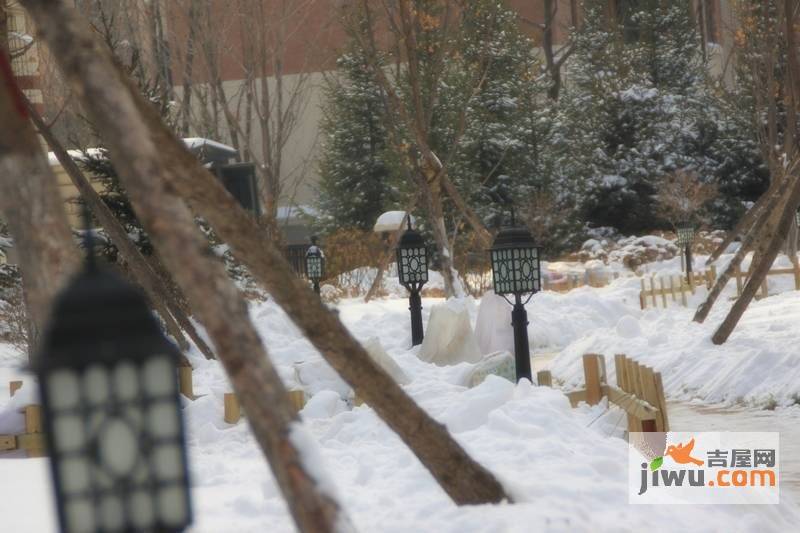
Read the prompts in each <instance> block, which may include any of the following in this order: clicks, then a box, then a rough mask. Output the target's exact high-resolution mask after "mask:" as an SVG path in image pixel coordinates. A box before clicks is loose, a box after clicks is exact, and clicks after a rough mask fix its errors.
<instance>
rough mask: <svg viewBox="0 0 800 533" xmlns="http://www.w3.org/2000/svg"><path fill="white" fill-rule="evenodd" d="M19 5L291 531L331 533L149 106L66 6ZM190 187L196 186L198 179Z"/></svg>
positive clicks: (281, 399) (336, 524) (329, 505)
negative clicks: (241, 414)
mask: <svg viewBox="0 0 800 533" xmlns="http://www.w3.org/2000/svg"><path fill="white" fill-rule="evenodd" d="M22 3H23V5H24V6H25V7H26V8H27V9H28V11H29V13H30V14H31V15H32V17H33V19H34V20H35V21H36V24H37V27H38V29H39V31H40V32H41V33H40V35H41V36H42V37H43V38H44V39H45V40H46V41H47V44H48V46H49V48H50V51H51V53H52V54H53V56H54V57H55V58H56V60H57V61H58V63H59V65H60V66H61V70H62V72H63V74H64V76H65V78H66V79H67V80H68V81H69V82H70V85H71V86H72V88H73V90H74V91H75V94H76V95H77V96H79V97H80V99H81V101H82V103H83V105H84V108H85V109H86V110H87V112H88V113H89V115H90V117H91V118H92V120H93V122H94V124H95V126H96V128H97V130H98V133H99V134H100V136H101V137H102V138H103V139H104V140H105V141H107V142H108V145H109V148H110V150H109V153H110V155H111V160H112V162H113V164H114V167H115V168H116V169H117V171H118V173H119V177H120V180H121V181H122V183H123V185H124V186H125V189H126V190H127V191H128V194H129V195H130V199H131V202H132V204H133V206H134V209H135V210H136V214H137V215H138V216H139V218H140V220H141V222H142V225H143V226H144V228H145V230H146V231H147V233H148V235H149V236H150V238H151V239H152V242H153V244H154V246H155V247H156V249H157V250H158V252H159V253H160V256H161V258H162V259H163V261H164V264H165V267H167V268H168V269H169V271H170V273H171V274H172V275H173V276H174V279H175V281H176V282H177V283H178V284H179V286H180V287H181V289H182V290H183V291H184V292H185V294H186V296H187V298H188V299H189V303H190V304H191V306H192V308H193V309H194V310H196V312H197V315H198V318H199V319H200V320H201V321H202V323H203V324H204V325H205V327H206V330H207V331H208V334H209V336H210V337H211V339H212V340H213V342H214V345H215V347H216V351H217V355H218V356H219V358H220V360H221V362H222V363H223V365H224V366H225V370H226V371H227V373H228V375H229V377H230V380H231V383H232V385H233V388H234V391H235V392H236V394H237V396H238V397H239V400H240V402H241V404H242V407H243V408H244V410H245V411H246V412H247V414H248V421H249V423H250V427H251V429H252V431H253V434H254V435H255V437H256V440H257V441H258V443H259V445H260V447H261V449H262V451H263V453H264V456H265V458H266V459H267V461H268V462H269V464H270V466H271V467H272V472H273V474H274V476H275V479H276V482H277V484H278V486H279V487H280V488H281V490H282V491H283V494H284V496H285V498H286V501H287V503H288V507H289V510H290V512H291V514H292V516H293V518H294V520H295V523H296V524H297V527H298V529H300V530H301V531H304V532H334V531H339V530H340V529H343V528H346V527H347V525H349V523H348V520H347V517H346V515H345V514H344V512H343V511H342V509H341V508H340V506H339V504H338V503H337V502H336V500H335V499H334V497H333V495H331V494H328V493H326V491H325V489H324V486H323V485H322V480H321V479H318V478H316V477H315V475H316V471H315V468H317V467H311V466H310V465H309V463H308V458H307V457H306V456H305V455H304V453H305V452H304V450H303V449H301V448H299V447H298V446H302V444H301V441H300V440H299V439H302V438H303V435H302V433H301V432H302V431H304V429H303V426H302V422H301V421H300V419H299V417H298V415H297V413H296V412H294V410H293V408H292V406H291V404H290V402H289V398H288V395H287V391H286V389H285V387H284V385H283V382H282V381H281V379H280V377H279V376H278V374H277V371H276V369H275V368H274V367H273V366H272V363H271V361H270V358H269V356H268V354H267V351H266V349H265V348H264V345H263V344H262V343H261V339H260V337H259V335H258V333H257V331H256V329H255V327H254V326H253V323H252V322H251V320H250V317H249V315H248V310H247V304H246V302H244V300H243V299H242V296H241V294H240V293H239V291H238V289H237V288H236V286H235V284H234V283H233V282H232V281H231V280H230V279H229V278H228V276H227V273H226V272H225V268H224V266H223V265H222V263H221V262H220V261H219V260H218V258H216V257H215V256H214V255H213V254H212V253H210V251H209V250H208V243H207V242H206V240H205V238H204V237H203V236H202V234H201V233H200V232H199V230H198V228H197V227H196V225H195V222H194V216H193V215H192V213H191V212H190V211H189V209H188V208H187V207H186V205H185V203H184V201H183V199H182V198H181V197H180V196H178V195H177V194H176V192H175V190H174V188H172V187H171V186H170V185H169V183H168V181H171V180H169V178H168V175H169V174H170V173H172V172H174V171H175V169H174V168H171V166H174V165H170V164H169V161H168V160H167V159H166V158H165V157H164V155H163V153H162V149H163V146H161V144H160V143H159V142H158V139H157V138H155V137H153V136H151V131H150V130H149V128H148V126H147V125H146V124H145V123H144V122H143V120H142V116H141V115H140V113H139V111H138V110H137V105H139V104H141V105H142V106H143V107H144V108H146V109H147V111H148V112H150V113H155V109H154V108H153V107H152V105H151V104H150V103H145V102H144V101H143V98H142V97H141V95H139V94H138V93H136V92H135V90H134V89H132V87H131V86H130V85H129V84H130V81H129V80H125V79H123V76H122V74H121V73H120V72H119V71H118V70H117V69H116V67H115V66H114V63H113V60H112V58H111V56H110V53H109V51H108V50H107V49H106V48H105V47H104V46H103V45H102V44H101V43H99V42H98V41H97V39H96V37H95V35H93V33H92V32H91V30H90V29H89V28H88V26H87V25H86V24H85V23H83V21H82V20H80V19H79V17H78V16H77V13H76V12H75V11H74V10H72V9H70V8H68V7H66V5H65V4H64V3H63V2H58V1H53V0H23V2H22ZM137 99H138V100H139V102H138V103H137V101H136V100H137ZM156 116H157V115H156ZM156 120H159V121H160V119H156ZM175 142H178V143H179V142H180V141H178V140H177V139H175ZM187 155H188V152H187ZM190 157H191V156H190ZM192 160H193V161H194V163H196V164H199V163H197V161H196V160H194V158H192ZM209 176H210V175H209ZM212 179H213V178H212ZM214 181H215V182H216V181H217V180H214ZM194 186H195V187H202V183H196V184H195V185H194Z"/></svg>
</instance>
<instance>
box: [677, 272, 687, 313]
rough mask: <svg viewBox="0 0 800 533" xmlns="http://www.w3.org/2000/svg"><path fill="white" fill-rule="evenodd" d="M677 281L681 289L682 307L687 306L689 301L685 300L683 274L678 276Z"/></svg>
mask: <svg viewBox="0 0 800 533" xmlns="http://www.w3.org/2000/svg"><path fill="white" fill-rule="evenodd" d="M678 283H680V289H681V305H683V306H684V307H688V306H689V302H688V301H687V300H686V284H685V283H684V282H683V276H680V277H679V278H678Z"/></svg>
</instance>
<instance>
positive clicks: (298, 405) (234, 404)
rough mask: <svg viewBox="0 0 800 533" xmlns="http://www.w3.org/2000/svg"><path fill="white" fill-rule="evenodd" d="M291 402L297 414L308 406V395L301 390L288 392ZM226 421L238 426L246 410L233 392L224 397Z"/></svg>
mask: <svg viewBox="0 0 800 533" xmlns="http://www.w3.org/2000/svg"><path fill="white" fill-rule="evenodd" d="M287 393H288V396H289V402H290V403H291V404H292V407H294V409H295V412H299V411H300V409H302V408H303V406H305V404H306V393H305V391H303V390H301V389H297V390H290V391H287ZM223 410H224V415H223V417H224V419H225V422H227V423H228V424H236V423H237V422H238V421H239V420H241V418H242V417H243V416H244V410H243V409H242V407H241V405H239V398H237V397H236V394H235V393H233V392H226V393H225V395H224V397H223Z"/></svg>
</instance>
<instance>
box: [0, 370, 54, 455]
mask: <svg viewBox="0 0 800 533" xmlns="http://www.w3.org/2000/svg"><path fill="white" fill-rule="evenodd" d="M21 387H22V382H21V381H11V382H10V383H9V384H8V392H9V394H10V395H11V396H14V394H15V393H16V392H17V391H18V390H19V389H20V388H21ZM21 412H22V414H23V416H24V417H25V432H24V433H20V434H18V435H0V452H10V451H15V450H22V451H24V452H25V455H27V456H28V457H44V456H45V455H47V453H46V452H45V446H44V433H42V406H40V405H34V404H31V405H26V406H25V407H23V408H22V409H21Z"/></svg>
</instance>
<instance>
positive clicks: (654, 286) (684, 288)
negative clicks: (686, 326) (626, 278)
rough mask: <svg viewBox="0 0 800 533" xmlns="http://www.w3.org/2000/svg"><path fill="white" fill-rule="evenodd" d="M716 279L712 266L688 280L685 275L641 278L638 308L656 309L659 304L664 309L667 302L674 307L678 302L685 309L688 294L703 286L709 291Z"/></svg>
mask: <svg viewBox="0 0 800 533" xmlns="http://www.w3.org/2000/svg"><path fill="white" fill-rule="evenodd" d="M716 279H717V269H716V267H714V266H713V265H712V266H711V268H710V269H708V270H706V271H705V272H698V273H694V274H692V275H690V276H689V279H687V277H686V276H685V275H671V276H668V277H664V276H659V277H656V275H655V274H653V275H652V276H650V278H644V277H643V278H641V283H642V289H641V290H640V291H639V306H640V307H641V308H642V309H647V306H648V304H649V305H652V306H653V307H658V304H659V302H660V303H661V306H662V307H664V308H666V307H667V306H668V305H669V302H672V304H673V305H674V304H677V303H678V301H679V300H680V302H681V305H683V306H684V307H687V306H688V298H687V296H688V295H689V294H694V293H695V291H696V289H697V287H701V286H703V285H705V286H706V288H708V289H710V288H711V287H713V286H714V282H715V281H716ZM648 282H649V283H648ZM648 285H649V287H648ZM668 297H669V298H668ZM648 302H649V303H648Z"/></svg>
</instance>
